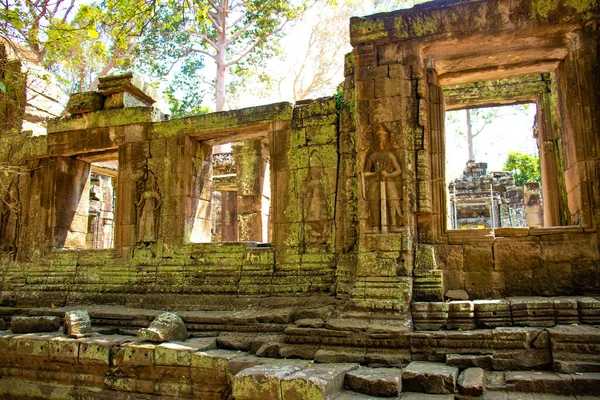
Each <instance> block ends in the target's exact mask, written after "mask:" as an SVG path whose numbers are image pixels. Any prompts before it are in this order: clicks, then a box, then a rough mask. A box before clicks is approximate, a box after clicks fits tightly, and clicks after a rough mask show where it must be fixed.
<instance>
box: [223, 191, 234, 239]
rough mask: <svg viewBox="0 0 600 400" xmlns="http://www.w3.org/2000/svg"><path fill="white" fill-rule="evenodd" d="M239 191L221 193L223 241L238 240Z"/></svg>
mask: <svg viewBox="0 0 600 400" xmlns="http://www.w3.org/2000/svg"><path fill="white" fill-rule="evenodd" d="M237 207H238V206H237V191H235V190H223V191H221V241H223V242H235V241H237V240H238V223H237V222H238V214H237Z"/></svg>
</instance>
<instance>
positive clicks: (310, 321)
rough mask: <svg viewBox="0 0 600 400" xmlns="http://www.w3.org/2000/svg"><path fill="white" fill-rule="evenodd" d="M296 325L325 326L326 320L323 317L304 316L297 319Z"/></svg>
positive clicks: (303, 326) (306, 326) (302, 326)
mask: <svg viewBox="0 0 600 400" xmlns="http://www.w3.org/2000/svg"><path fill="white" fill-rule="evenodd" d="M296 326H298V327H300V328H323V327H324V326H325V322H324V321H323V320H322V319H321V318H304V319H299V320H297V321H296Z"/></svg>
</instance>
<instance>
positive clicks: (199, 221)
mask: <svg viewBox="0 0 600 400" xmlns="http://www.w3.org/2000/svg"><path fill="white" fill-rule="evenodd" d="M184 152H185V153H184V159H185V167H184V170H185V173H184V193H185V196H184V197H185V234H184V235H185V239H184V240H185V242H186V243H187V242H210V241H211V206H212V204H211V199H212V176H213V167H212V155H213V152H212V147H211V146H209V145H208V144H206V143H202V142H198V141H197V140H195V139H193V138H186V145H185V146H184Z"/></svg>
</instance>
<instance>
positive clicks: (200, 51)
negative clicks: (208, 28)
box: [190, 49, 217, 60]
mask: <svg viewBox="0 0 600 400" xmlns="http://www.w3.org/2000/svg"><path fill="white" fill-rule="evenodd" d="M190 51H193V52H194V53H200V54H204V55H205V56H207V57H210V58H212V59H213V60H215V59H216V58H217V57H216V56H215V55H214V54H210V53H209V52H208V51H205V50H201V49H190Z"/></svg>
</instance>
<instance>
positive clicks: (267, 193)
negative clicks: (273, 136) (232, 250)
mask: <svg viewBox="0 0 600 400" xmlns="http://www.w3.org/2000/svg"><path fill="white" fill-rule="evenodd" d="M270 176H271V171H270V161H269V140H268V138H262V139H260V138H259V139H248V140H243V141H238V142H233V143H227V144H225V145H221V146H213V188H212V200H211V232H210V234H211V241H212V242H235V241H254V242H260V243H269V242H270V241H271V222H270V208H271V178H270Z"/></svg>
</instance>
